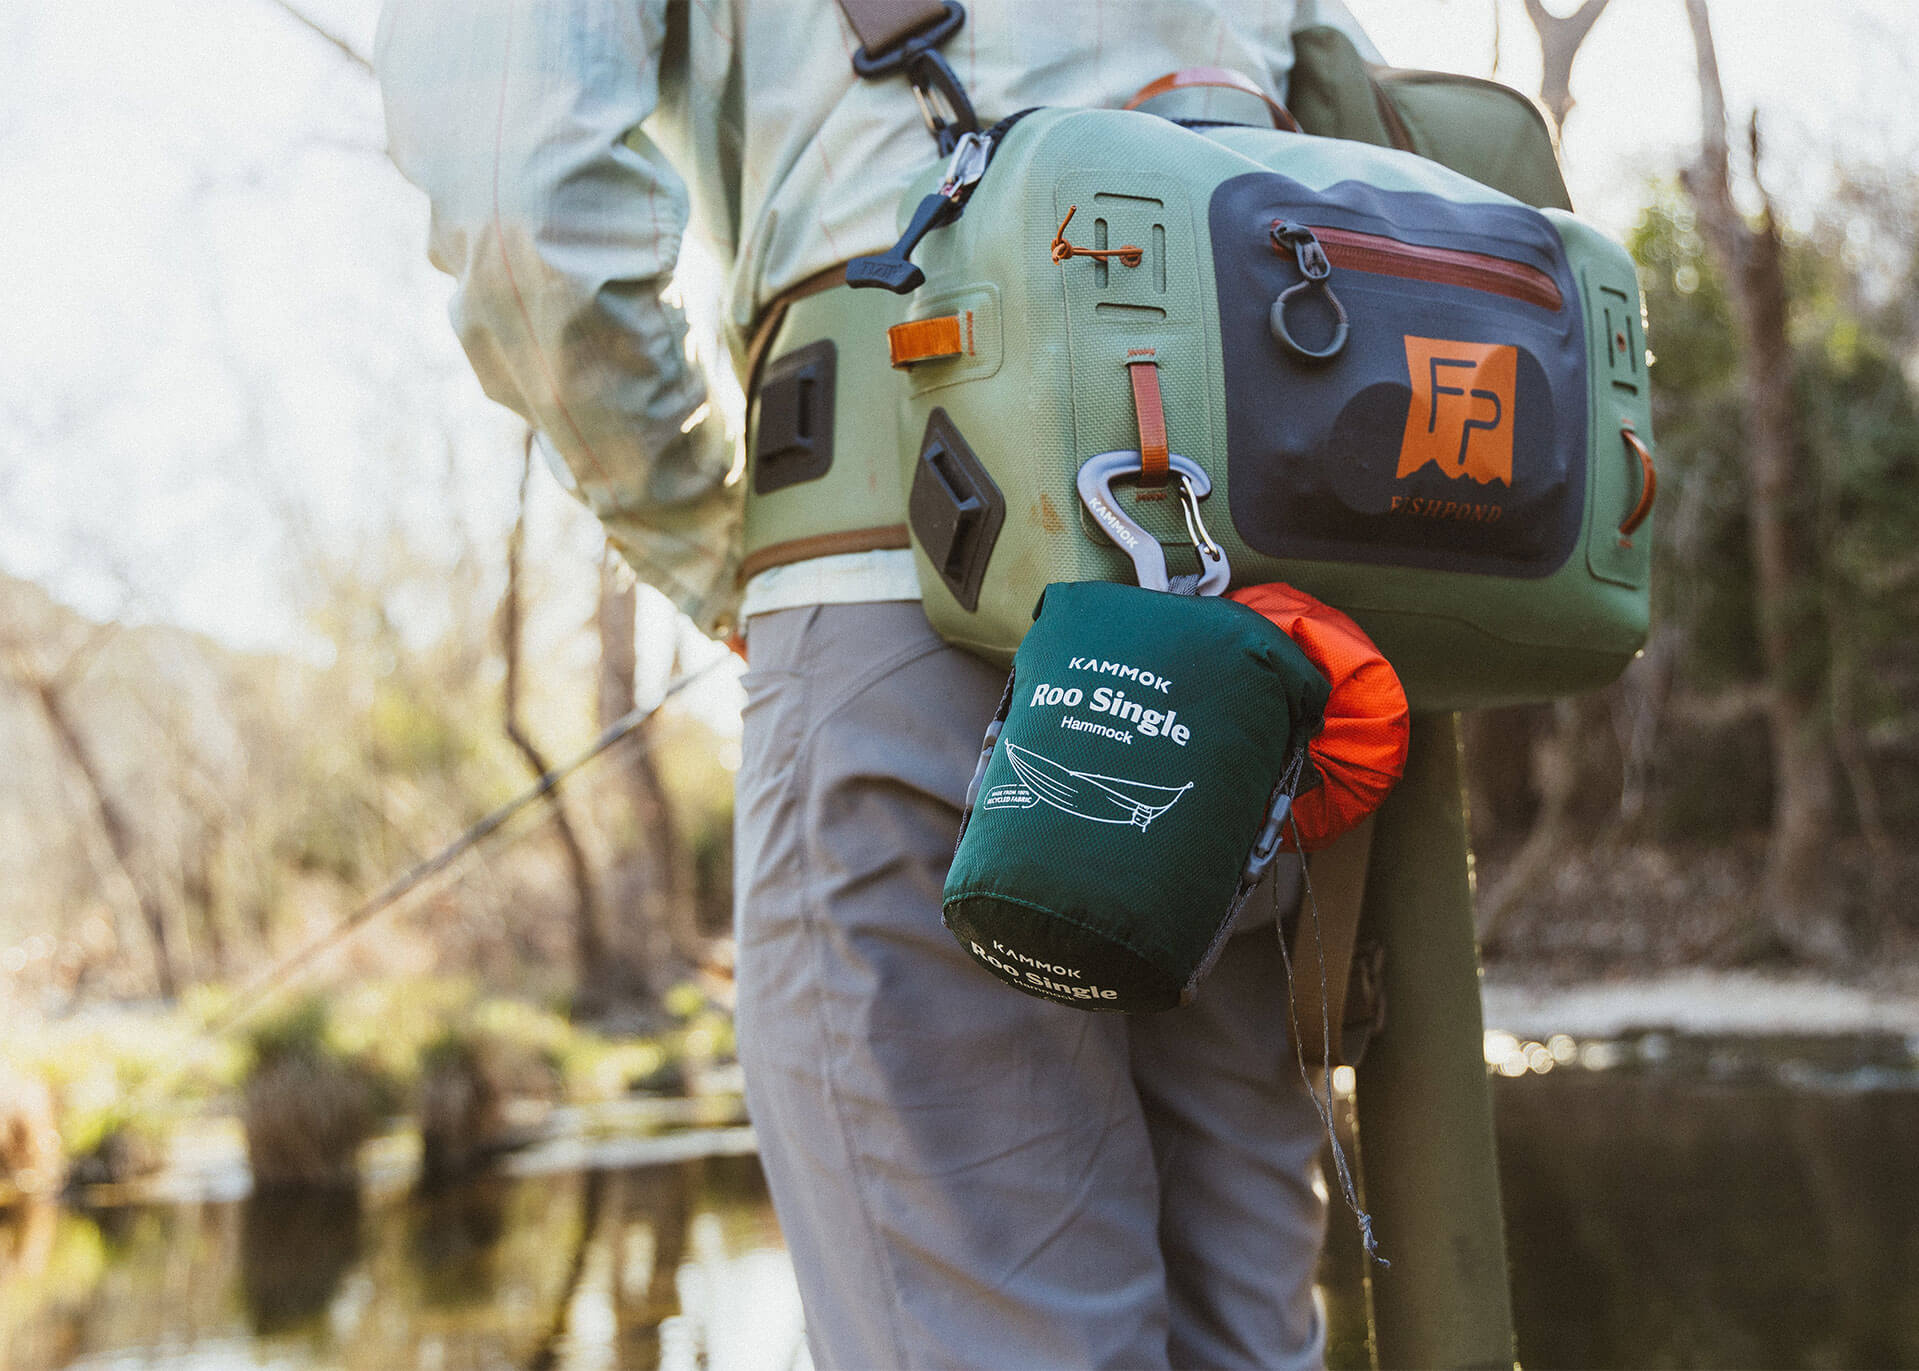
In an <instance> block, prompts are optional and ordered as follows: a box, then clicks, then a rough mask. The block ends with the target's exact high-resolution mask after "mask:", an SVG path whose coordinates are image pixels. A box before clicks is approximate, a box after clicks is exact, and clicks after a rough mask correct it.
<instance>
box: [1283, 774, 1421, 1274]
mask: <svg viewBox="0 0 1919 1371" xmlns="http://www.w3.org/2000/svg"><path fill="white" fill-rule="evenodd" d="M1286 822H1287V823H1288V824H1289V825H1291V826H1292V830H1293V847H1294V849H1295V850H1296V851H1298V852H1299V853H1300V854H1301V855H1300V863H1299V876H1300V881H1301V883H1302V884H1303V885H1304V887H1305V890H1304V894H1305V901H1304V906H1305V907H1304V908H1303V909H1302V910H1301V911H1300V917H1302V918H1304V917H1305V916H1306V914H1307V912H1308V911H1310V913H1311V915H1312V920H1313V929H1314V937H1313V948H1314V950H1315V951H1316V952H1317V953H1318V955H1319V1026H1320V1037H1319V1043H1320V1072H1321V1075H1320V1082H1321V1084H1322V1086H1323V1087H1324V1090H1325V1098H1324V1099H1323V1100H1322V1099H1321V1097H1320V1092H1319V1091H1317V1090H1315V1089H1313V1082H1312V1077H1311V1075H1310V1074H1308V1072H1307V1070H1306V1053H1305V1049H1304V1048H1302V1047H1301V1046H1300V1042H1299V1000H1298V997H1296V996H1294V995H1293V994H1291V993H1290V987H1291V986H1292V984H1293V954H1292V953H1291V952H1290V951H1289V950H1288V949H1287V947H1286V928H1285V925H1284V923H1282V922H1281V920H1280V918H1279V887H1278V886H1277V885H1275V886H1274V887H1273V925H1274V927H1275V928H1276V929H1277V930H1278V932H1279V956H1280V960H1281V961H1282V962H1284V963H1285V965H1286V984H1287V986H1288V988H1289V993H1288V994H1287V996H1286V1007H1287V1012H1288V1014H1289V1015H1290V1017H1291V1018H1292V1029H1293V1058H1294V1060H1295V1061H1297V1062H1298V1063H1299V1079H1300V1080H1301V1082H1303V1083H1304V1084H1305V1086H1306V1094H1307V1096H1308V1097H1309V1098H1310V1099H1311V1100H1312V1102H1313V1112H1314V1113H1316V1114H1318V1115H1319V1121H1320V1123H1322V1124H1323V1125H1325V1128H1326V1140H1327V1141H1328V1142H1330V1143H1331V1144H1332V1145H1333V1170H1334V1172H1335V1173H1336V1174H1337V1175H1338V1177H1339V1193H1340V1195H1341V1196H1342V1197H1343V1198H1344V1199H1345V1201H1346V1207H1347V1208H1348V1209H1351V1210H1352V1211H1353V1217H1354V1218H1356V1219H1357V1220H1358V1221H1359V1237H1360V1241H1361V1242H1362V1243H1363V1244H1364V1245H1365V1248H1366V1255H1367V1257H1369V1258H1370V1259H1371V1260H1373V1261H1376V1262H1378V1263H1379V1264H1380V1265H1381V1266H1385V1267H1390V1266H1391V1265H1392V1263H1391V1262H1389V1261H1387V1260H1386V1259H1385V1258H1384V1257H1382V1256H1380V1255H1379V1239H1378V1238H1377V1237H1375V1236H1374V1235H1373V1216H1372V1215H1371V1214H1368V1213H1367V1212H1366V1210H1365V1209H1364V1208H1363V1207H1362V1206H1361V1205H1360V1203H1359V1190H1358V1187H1357V1186H1355V1185H1354V1184H1353V1172H1352V1168H1351V1167H1350V1166H1349V1165H1348V1164H1347V1162H1346V1149H1345V1148H1343V1147H1341V1146H1340V1145H1339V1133H1338V1131H1337V1130H1336V1129H1335V1128H1334V1127H1333V1070H1332V1067H1333V1063H1332V1051H1333V1049H1332V1043H1333V1030H1332V1024H1331V1022H1330V1021H1329V1016H1328V1011H1327V1008H1326V1006H1327V1002H1328V1001H1329V1000H1330V998H1331V994H1330V991H1329V989H1328V987H1327V984H1326V944H1325V941H1324V940H1323V939H1322V938H1321V937H1320V936H1319V933H1318V930H1319V902H1318V901H1317V900H1316V899H1314V898H1313V877H1312V872H1311V870H1310V868H1309V864H1308V863H1307V861H1306V860H1305V852H1306V848H1305V845H1304V844H1303V843H1301V842H1300V837H1299V821H1298V820H1297V819H1295V818H1294V817H1293V816H1292V814H1291V813H1290V812H1289V813H1288V814H1287V815H1286Z"/></svg>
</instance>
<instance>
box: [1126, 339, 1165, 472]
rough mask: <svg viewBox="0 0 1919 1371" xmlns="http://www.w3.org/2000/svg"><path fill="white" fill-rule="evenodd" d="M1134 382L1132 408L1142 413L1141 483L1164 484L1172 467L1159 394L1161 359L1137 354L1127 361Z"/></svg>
mask: <svg viewBox="0 0 1919 1371" xmlns="http://www.w3.org/2000/svg"><path fill="white" fill-rule="evenodd" d="M1126 374H1127V375H1128V376H1129V377H1131V378H1132V382H1133V408H1134V409H1135V410H1136V411H1138V413H1139V483H1140V484H1141V485H1142V486H1163V485H1165V484H1166V474H1167V472H1168V471H1170V470H1171V466H1170V464H1169V463H1168V461H1167V457H1168V455H1169V454H1168V452H1167V447H1166V408H1165V406H1164V405H1163V404H1162V403H1161V402H1160V396H1159V363H1157V362H1155V361H1153V360H1152V359H1151V358H1144V357H1142V358H1136V359H1134V360H1132V361H1129V362H1127V364H1126Z"/></svg>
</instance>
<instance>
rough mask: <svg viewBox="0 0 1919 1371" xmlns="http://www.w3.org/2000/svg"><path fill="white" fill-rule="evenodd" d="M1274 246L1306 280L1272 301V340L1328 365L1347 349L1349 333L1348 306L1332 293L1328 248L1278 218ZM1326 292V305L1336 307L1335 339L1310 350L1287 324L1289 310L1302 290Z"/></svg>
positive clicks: (1307, 231)
mask: <svg viewBox="0 0 1919 1371" xmlns="http://www.w3.org/2000/svg"><path fill="white" fill-rule="evenodd" d="M1271 233H1272V238H1273V247H1274V249H1275V250H1277V251H1279V252H1290V253H1291V254H1292V257H1293V261H1294V262H1295V263H1296V264H1297V265H1298V267H1299V274H1300V275H1301V276H1302V277H1303V278H1305V279H1303V280H1302V281H1300V282H1299V284H1298V285H1295V286H1289V287H1288V288H1287V289H1286V290H1284V291H1282V292H1281V293H1280V296H1279V298H1278V299H1277V300H1275V301H1273V312H1272V313H1271V314H1270V315H1269V316H1267V320H1266V323H1267V327H1268V328H1270V329H1271V330H1272V333H1273V337H1274V338H1276V339H1278V340H1279V342H1280V343H1281V345H1282V346H1284V347H1286V348H1287V349H1288V350H1289V351H1291V352H1292V353H1294V354H1295V355H1296V356H1298V357H1300V358H1301V359H1303V360H1305V361H1308V362H1329V361H1331V360H1332V359H1333V358H1335V357H1337V356H1339V354H1340V353H1341V352H1344V351H1345V350H1346V334H1347V332H1348V331H1349V327H1348V323H1347V319H1346V306H1345V305H1343V304H1341V303H1340V300H1339V297H1338V296H1337V295H1335V294H1333V287H1332V284H1331V277H1332V274H1333V263H1332V259H1330V258H1329V257H1327V256H1326V249H1325V247H1324V246H1323V245H1322V244H1321V243H1320V241H1319V238H1318V237H1317V236H1316V235H1315V234H1314V233H1313V231H1312V230H1311V229H1309V228H1307V227H1306V225H1304V224H1295V223H1292V222H1291V221H1289V220H1286V219H1275V220H1274V221H1273V226H1272V229H1271ZM1315 286H1316V287H1318V288H1319V289H1320V290H1323V291H1325V292H1326V303H1327V304H1329V305H1331V306H1332V307H1333V336H1332V339H1331V341H1329V342H1328V343H1327V344H1326V345H1325V346H1324V347H1320V348H1310V347H1307V346H1306V344H1304V343H1302V342H1300V341H1299V338H1298V337H1297V336H1296V335H1295V334H1294V333H1293V330H1292V326H1291V325H1290V324H1288V323H1287V322H1286V310H1287V306H1288V304H1289V303H1290V302H1291V301H1292V299H1293V297H1294V296H1296V295H1298V294H1299V293H1300V292H1301V291H1306V290H1311V289H1313V288H1314V287H1315Z"/></svg>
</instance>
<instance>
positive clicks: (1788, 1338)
mask: <svg viewBox="0 0 1919 1371" xmlns="http://www.w3.org/2000/svg"><path fill="white" fill-rule="evenodd" d="M1630 1056H1631V1058H1633V1059H1636V1060H1637V1061H1638V1063H1639V1064H1638V1065H1636V1066H1632V1067H1624V1068H1621V1069H1616V1070H1609V1071H1557V1072H1554V1073H1553V1074H1552V1075H1550V1076H1540V1075H1537V1074H1529V1075H1527V1076H1524V1077H1522V1078H1517V1079H1511V1080H1506V1079H1501V1080H1500V1081H1499V1082H1498V1086H1497V1088H1496V1090H1495V1092H1494V1100H1495V1105H1496V1109H1497V1123H1498V1130H1499V1149H1500V1164H1501V1173H1502V1189H1503V1192H1504V1196H1505V1206H1506V1226H1507V1235H1508V1243H1509V1248H1510V1256H1511V1260H1512V1273H1513V1299H1514V1304H1515V1314H1516V1318H1517V1321H1518V1325H1519V1329H1518V1332H1519V1351H1520V1358H1521V1361H1522V1363H1523V1364H1524V1365H1526V1366H1527V1367H1529V1368H1538V1369H1540V1371H1544V1368H1550V1367H1561V1366H1564V1367H1598V1366H1770V1367H1789V1366H1805V1367H1825V1366H1853V1367H1861V1366H1871V1367H1899V1366H1906V1367H1911V1366H1919V1163H1915V1161H1914V1157H1915V1155H1919V1083H1915V1082H1914V1081H1913V1079H1912V1072H1911V1071H1910V1070H1909V1069H1908V1070H1906V1071H1905V1072H1903V1073H1901V1072H1896V1071H1886V1072H1885V1073H1884V1074H1882V1075H1880V1076H1878V1077H1876V1078H1875V1077H1861V1076H1860V1075H1859V1074H1858V1072H1857V1069H1856V1067H1847V1068H1844V1069H1842V1070H1827V1069H1824V1068H1822V1067H1820V1066H1818V1065H1817V1064H1816V1063H1808V1062H1807V1061H1806V1060H1805V1059H1804V1058H1803V1057H1801V1056H1795V1057H1788V1058H1787V1059H1785V1060H1784V1061H1777V1060H1775V1061H1773V1062H1770V1063H1769V1062H1767V1061H1765V1060H1763V1054H1761V1055H1755V1054H1753V1053H1750V1052H1749V1053H1746V1054H1743V1055H1742V1054H1737V1053H1735V1054H1730V1055H1729V1054H1728V1053H1726V1052H1725V1051H1723V1050H1705V1049H1701V1048H1699V1046H1698V1045H1697V1044H1689V1043H1686V1042H1684V1041H1679V1042H1672V1041H1662V1042H1660V1043H1659V1044H1658V1046H1657V1047H1656V1049H1655V1050H1654V1051H1652V1052H1650V1053H1640V1052H1634V1053H1632V1054H1630ZM1702 1077H1703V1079H1702ZM1862 1083H1863V1088H1862Z"/></svg>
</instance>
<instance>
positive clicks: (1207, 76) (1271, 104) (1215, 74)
mask: <svg viewBox="0 0 1919 1371" xmlns="http://www.w3.org/2000/svg"><path fill="white" fill-rule="evenodd" d="M1191 86H1217V87H1219V88H1221V89H1224V90H1236V91H1243V92H1244V93H1245V94H1247V95H1251V96H1255V97H1257V98H1258V99H1259V100H1261V101H1262V102H1264V104H1265V106H1266V113H1267V114H1268V115H1269V116H1271V118H1272V121H1273V127H1274V128H1276V129H1285V130H1287V131H1288V132H1289V133H1298V132H1299V121H1298V120H1297V119H1295V118H1293V116H1292V115H1291V113H1289V112H1288V111H1287V109H1286V107H1285V106H1284V105H1282V104H1280V103H1279V101H1277V100H1275V99H1273V97H1272V96H1270V95H1268V94H1267V93H1266V92H1265V91H1264V90H1262V89H1260V85H1259V83H1258V82H1257V81H1255V80H1253V78H1252V77H1250V76H1247V75H1246V74H1245V73H1244V72H1237V71H1233V70H1232V69H1230V68H1228V67H1181V68H1180V69H1179V70H1178V71H1169V72H1167V73H1166V75H1164V76H1162V77H1160V78H1159V79H1158V80H1157V81H1152V82H1149V83H1147V84H1146V85H1144V86H1141V87H1140V88H1139V89H1138V90H1136V91H1134V92H1133V98H1132V99H1130V100H1128V101H1127V102H1126V105H1125V108H1127V109H1138V108H1139V107H1140V106H1141V105H1143V104H1145V103H1146V102H1147V101H1148V100H1151V99H1153V98H1155V97H1156V96H1161V95H1164V94H1166V92H1168V91H1171V90H1184V89H1187V88H1188V87H1191Z"/></svg>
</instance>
